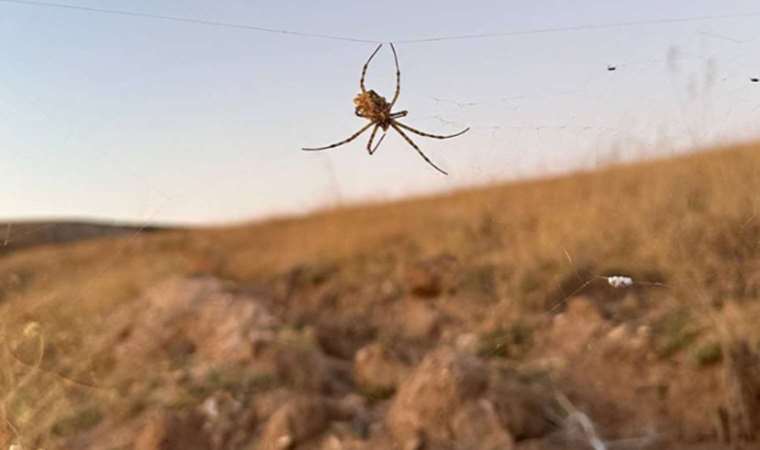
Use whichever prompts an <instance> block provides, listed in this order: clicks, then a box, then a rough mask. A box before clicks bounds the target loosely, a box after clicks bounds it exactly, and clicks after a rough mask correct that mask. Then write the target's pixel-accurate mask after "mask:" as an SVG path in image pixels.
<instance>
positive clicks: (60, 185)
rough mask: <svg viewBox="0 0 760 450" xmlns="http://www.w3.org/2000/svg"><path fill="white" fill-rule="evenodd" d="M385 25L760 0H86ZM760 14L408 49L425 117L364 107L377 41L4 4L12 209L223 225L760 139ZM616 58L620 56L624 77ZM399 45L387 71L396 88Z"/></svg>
mask: <svg viewBox="0 0 760 450" xmlns="http://www.w3.org/2000/svg"><path fill="white" fill-rule="evenodd" d="M66 3H67V4H70V5H78V6H88V7H96V8H111V9H121V10H128V11H135V12H141V13H151V14H159V15H171V16H181V17H190V18H199V19H204V20H212V21H221V22H231V23H240V24H249V25H255V26H261V27H268V28H276V29H287V30H293V31H299V32H306V33H323V34H334V35H342V36H349V37H354V38H359V39H367V40H379V41H403V40H409V39H416V38H425V37H445V36H455V35H462V34H477V33H499V32H511V31H519V30H537V29H544V28H554V27H573V26H577V25H586V24H608V23H620V22H632V21H640V20H649V19H661V18H680V17H695V16H722V15H733V14H745V13H760V5H758V4H757V2H756V1H749V0H747V1H744V0H737V1H734V2H730V1H727V2H718V1H704V0H701V1H693V0H692V1H682V0H673V1H669V2H660V1H651V0H637V1H615V2H610V1H597V0H593V1H592V0H586V1H583V2H567V1H532V2H524V1H523V2H517V1H495V0H493V1H470V2H461V1H436V2H432V1H431V2H414V3H412V2H407V1H396V0H388V1H384V2H356V1H310V2H306V1H292V2H271V1H270V2H261V1H250V0H247V1H226V2H223V3H221V4H220V3H219V2H213V4H212V2H205V1H197V0H183V1H162V2H149V1H144V0H133V1H130V2H125V1H94V0H89V1H82V0H66ZM758 25H760V16H754V17H744V18H730V19H717V18H716V19H713V20H704V21H694V22H683V23H671V24H662V25H644V26H632V27H613V28H605V29H591V30H583V31H574V32H570V31H565V32H553V33H535V34H525V35H516V36H503V37H494V38H482V39H466V40H446V41H437V42H427V43H407V44H404V43H400V44H399V45H398V46H397V49H398V51H399V57H400V61H401V71H402V92H401V98H400V100H399V103H398V107H399V108H400V109H407V110H409V116H408V117H407V118H406V123H408V124H410V125H412V126H416V127H418V128H420V129H423V130H426V131H429V132H433V133H451V132H454V131H457V130H458V129H460V128H462V127H464V126H471V127H472V130H471V131H470V132H469V133H467V134H465V135H464V136H461V137H459V138H456V139H452V140H450V141H437V140H428V139H425V138H422V137H419V139H417V138H416V137H415V140H416V141H417V143H418V144H419V145H420V146H421V147H422V149H423V151H425V153H426V154H427V155H428V156H429V157H430V158H431V159H432V160H434V161H436V162H437V163H440V165H441V166H443V167H444V168H446V169H447V170H448V171H449V172H450V173H451V175H450V176H449V177H444V176H442V175H440V174H438V173H437V172H435V171H434V170H433V169H432V168H430V167H429V166H427V165H426V164H425V163H424V161H422V159H420V158H419V156H418V155H417V154H416V153H415V152H414V151H413V150H412V149H411V148H409V147H407V145H406V144H405V143H404V142H403V141H402V140H401V138H399V137H398V136H395V135H389V136H388V137H387V138H386V139H385V141H384V142H383V145H382V147H381V148H380V149H379V150H378V152H377V153H376V154H375V155H373V156H371V157H370V156H369V155H367V153H366V151H365V150H364V144H365V143H366V138H367V137H368V136H365V137H364V138H363V139H361V138H360V139H359V140H357V141H355V142H353V143H352V144H349V145H347V146H343V147H340V148H337V149H334V150H331V151H329V152H321V153H305V152H301V151H300V148H301V147H303V146H319V145H326V144H330V143H332V142H336V141H338V140H340V139H343V138H344V137H347V136H348V135H350V134H351V133H353V132H354V131H356V130H358V129H359V128H360V127H361V126H362V124H363V122H362V120H361V119H359V118H356V117H355V116H354V115H353V106H352V98H353V96H354V95H355V94H356V92H357V90H358V79H359V74H360V70H361V65H362V64H363V63H364V61H365V59H366V58H367V56H368V55H369V54H370V53H371V51H372V50H373V48H374V45H373V44H370V43H357V42H345V41H335V40H323V39H314V38H305V37H297V36H289V35H283V34H270V33H259V32H254V31H250V30H240V29H232V28H220V27H209V26H203V25H197V24H188V23H176V22H170V21H165V20H156V19H148V18H137V17H123V16H114V15H104V14H96V13H89V12H82V11H74V10H67V9H56V8H42V7H35V6H25V5H19V4H13V3H6V2H0V49H2V55H3V56H2V58H3V62H2V64H0V179H2V189H0V220H3V219H22V218H50V217H54V218H97V219H113V220H130V221H136V222H146V221H168V222H185V223H207V222H225V221H239V220H246V219H249V218H254V217H261V216H266V215H271V214H281V213H293V212H303V211H306V210H310V209H314V208H319V207H324V206H329V205H332V204H335V203H339V202H352V201H360V200H363V199H384V198H393V197H398V196H403V195H408V194H413V193H421V192H431V191H445V190H449V189H456V188H458V187H461V186H465V185H469V184H473V183H483V182H487V181H490V180H499V179H514V178H520V177H526V176H534V175H539V174H543V173H547V172H557V171H563V170H568V169H572V168H577V167H584V168H588V167H594V166H595V165H599V164H605V163H608V162H610V161H616V160H619V159H625V158H638V157H649V156H654V155H659V154H667V153H671V152H676V151H682V150H684V149H688V148H692V147H695V146H696V147H699V146H707V145H710V144H711V143H713V142H717V141H722V140H743V139H749V138H753V137H758V135H759V134H760V120H758V119H759V118H760V84H753V83H750V82H749V79H750V77H752V76H760V51H759V50H760V48H758V47H760V32H758V31H757V30H758V29H760V27H759V26H758ZM608 65H615V66H616V67H617V70H615V71H612V72H611V71H608V70H607V66H608ZM393 81H394V79H393V66H392V58H391V54H390V52H389V49H387V48H386V49H385V50H384V51H382V52H381V53H379V54H378V56H377V58H376V60H375V62H373V65H372V66H371V67H370V73H369V76H368V85H369V86H370V87H371V88H373V89H376V90H378V91H379V92H381V93H382V94H384V95H386V96H390V95H391V93H392V89H393Z"/></svg>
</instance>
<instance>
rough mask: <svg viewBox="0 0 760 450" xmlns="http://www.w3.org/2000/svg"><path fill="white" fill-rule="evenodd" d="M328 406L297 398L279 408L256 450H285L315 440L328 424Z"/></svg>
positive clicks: (322, 400) (323, 402) (323, 401)
mask: <svg viewBox="0 0 760 450" xmlns="http://www.w3.org/2000/svg"><path fill="white" fill-rule="evenodd" d="M330 416H331V405H330V404H329V403H328V401H327V400H325V399H323V398H321V397H299V398H295V399H291V400H290V401H288V402H287V403H285V404H284V405H282V406H281V407H280V408H279V409H278V410H277V411H275V413H274V414H272V417H270V418H269V420H268V421H267V423H266V424H265V425H264V430H263V432H262V434H261V439H260V442H259V446H258V450H286V449H292V448H295V447H296V446H297V445H298V444H301V443H303V442H306V441H307V440H312V439H315V438H316V437H317V436H318V435H319V434H321V433H322V432H323V431H324V430H325V429H326V428H327V425H328V424H329V422H330Z"/></svg>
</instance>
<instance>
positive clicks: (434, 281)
mask: <svg viewBox="0 0 760 450" xmlns="http://www.w3.org/2000/svg"><path fill="white" fill-rule="evenodd" d="M455 266H456V258H454V257H453V256H451V255H440V256H437V257H433V258H429V259H426V260H423V261H420V262H419V263H417V264H415V265H413V266H411V267H408V268H407V269H406V271H405V273H404V278H405V281H406V288H407V290H408V291H409V292H410V293H411V294H412V295H415V296H418V297H423V298H432V297H437V296H439V295H441V293H443V291H444V290H446V289H448V288H450V287H452V286H453V285H454V282H453V278H454V270H453V269H454V268H455Z"/></svg>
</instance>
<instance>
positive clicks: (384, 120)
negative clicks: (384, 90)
mask: <svg viewBox="0 0 760 450" xmlns="http://www.w3.org/2000/svg"><path fill="white" fill-rule="evenodd" d="M382 46H383V44H380V45H378V46H377V48H376V49H375V51H374V52H372V54H371V55H370V57H369V59H368V60H367V62H366V63H364V68H363V69H362V76H361V78H360V79H359V88H360V89H361V92H360V93H359V94H357V95H356V97H355V98H354V105H355V106H356V110H355V111H354V113H355V114H356V115H357V116H359V117H361V118H364V119H367V120H369V123H368V124H367V125H365V126H363V127H362V128H361V129H360V130H359V131H357V132H356V133H354V134H352V135H351V136H349V137H348V138H347V139H344V140H342V141H340V142H336V143H335V144H332V145H328V146H326V147H318V148H304V149H302V150H306V151H319V150H328V149H331V148H335V147H338V146H341V145H343V144H348V143H349V142H351V141H353V140H354V139H356V138H357V137H359V136H360V135H361V134H362V133H364V132H365V131H367V130H368V129H370V128H371V127H373V126H374V128H372V134H370V136H369V141H368V142H367V152H368V153H369V154H370V155H372V154H373V153H375V151H376V150H377V148H378V147H379V146H380V143H381V142H383V139H384V138H385V134H386V132H387V131H388V128H389V127H390V128H393V129H394V130H396V131H397V132H398V134H400V135H401V137H402V138H404V140H405V141H406V142H407V143H409V145H411V146H412V147H413V148H414V149H415V150H416V151H417V153H419V154H420V156H422V158H423V159H424V160H425V161H426V162H427V163H428V164H430V165H431V166H433V168H435V169H436V170H437V171H439V172H441V173H442V174H444V175H448V173H446V171H445V170H443V169H441V168H440V167H438V166H436V165H435V164H434V163H433V162H432V161H431V160H430V159H429V158H428V157H427V156H426V155H425V154H424V153H422V150H420V148H419V147H418V146H417V144H415V143H414V141H412V139H411V138H410V137H409V136H407V134H406V133H404V130H406V131H410V132H412V133H414V134H418V135H420V136H424V137H429V138H435V139H449V138H453V137H457V136H460V135H462V134H464V133H466V132H467V131H468V130H469V129H470V128H469V127H467V128H465V129H464V130H462V131H460V132H458V133H455V134H451V135H448V136H439V135H435V134H429V133H424V132H422V131H420V130H417V129H414V128H412V127H410V126H409V125H405V124H403V123H401V122H399V121H398V120H397V119H399V118H401V117H405V116H406V115H407V113H408V111H398V112H391V108H393V105H394V104H395V103H396V100H398V96H399V94H400V93H401V71H400V70H399V67H398V55H397V54H396V49H395V48H394V47H393V44H391V50H392V51H393V60H394V62H395V63H396V92H395V93H394V94H393V99H392V100H391V102H390V103H388V101H387V100H386V99H385V97H382V96H380V95H379V94H378V93H377V92H375V91H373V90H369V91H368V90H367V89H366V88H365V87H364V77H365V76H366V74H367V67H369V63H370V62H371V61H372V58H374V57H375V55H376V54H377V52H378V51H380V48H381V47H382ZM379 128H381V129H382V130H383V135H382V136H380V139H379V140H378V141H377V144H375V145H374V146H373V145H372V144H373V142H374V140H375V135H376V134H377V130H378V129H379Z"/></svg>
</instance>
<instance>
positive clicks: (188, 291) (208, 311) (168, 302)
mask: <svg viewBox="0 0 760 450" xmlns="http://www.w3.org/2000/svg"><path fill="white" fill-rule="evenodd" d="M137 305H138V306H137V308H139V309H138V310H137V311H134V312H133V314H134V317H132V318H131V320H127V321H125V322H126V323H131V329H129V330H124V332H123V335H124V336H125V338H124V340H123V341H122V342H121V343H120V344H119V345H117V346H116V348H115V353H116V355H117V357H118V358H119V359H120V360H121V361H123V362H125V363H128V362H129V361H142V360H145V358H146V357H147V356H148V355H147V354H151V353H156V352H164V353H168V355H166V356H167V357H168V358H169V359H170V360H177V359H180V358H181V359H184V358H186V357H188V356H189V355H193V356H194V357H197V358H198V359H200V360H202V361H204V362H207V363H210V364H213V363H224V364H231V363H235V362H239V361H247V360H249V359H251V358H252V356H253V353H254V349H255V344H257V343H259V342H261V341H262V340H267V339H268V338H267V337H269V338H270V339H271V338H273V336H274V330H275V328H276V327H277V326H278V322H277V320H276V319H275V318H274V317H273V316H272V315H271V314H270V313H269V312H268V311H267V310H266V308H264V307H263V306H262V305H261V304H259V303H257V301H256V299H255V298H251V297H249V296H246V295H241V294H237V293H234V292H232V291H230V290H229V289H228V288H227V286H226V285H225V284H224V283H223V282H222V281H220V280H217V279H214V278H174V279H171V280H168V281H166V282H164V283H161V284H159V285H158V286H156V287H154V288H152V289H150V290H149V291H148V292H147V293H146V294H145V295H144V296H143V298H142V299H141V300H139V301H138V302H137Z"/></svg>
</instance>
